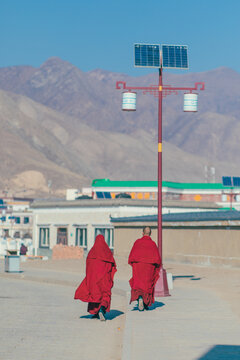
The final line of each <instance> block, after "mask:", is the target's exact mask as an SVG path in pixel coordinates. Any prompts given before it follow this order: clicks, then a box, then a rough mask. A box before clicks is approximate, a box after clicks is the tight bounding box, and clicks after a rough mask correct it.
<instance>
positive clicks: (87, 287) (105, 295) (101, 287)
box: [74, 235, 117, 321]
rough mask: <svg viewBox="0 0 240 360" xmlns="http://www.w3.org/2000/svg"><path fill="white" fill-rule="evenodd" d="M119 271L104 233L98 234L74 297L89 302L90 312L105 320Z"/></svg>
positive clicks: (95, 316)
mask: <svg viewBox="0 0 240 360" xmlns="http://www.w3.org/2000/svg"><path fill="white" fill-rule="evenodd" d="M116 271H117V268H116V263H115V260H114V258H113V255H112V252H111V250H110V249H109V247H108V245H107V244H106V242H105V239H104V236H103V235H98V236H97V237H96V239H95V244H94V245H93V247H92V249H91V250H90V251H89V254H88V256H87V263H86V277H85V279H84V280H83V281H82V283H81V284H80V285H79V287H78V288H77V290H76V292H75V296H74V299H79V300H82V301H84V302H88V312H89V313H90V314H93V317H94V318H100V320H101V321H105V320H106V318H105V313H106V312H109V311H110V303H111V289H112V287H113V277H114V274H115V272H116Z"/></svg>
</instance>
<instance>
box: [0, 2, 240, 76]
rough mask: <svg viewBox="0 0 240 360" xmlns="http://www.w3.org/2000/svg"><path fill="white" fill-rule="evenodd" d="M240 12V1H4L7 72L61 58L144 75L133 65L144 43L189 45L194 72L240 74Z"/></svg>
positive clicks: (2, 41) (1, 24)
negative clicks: (135, 49)
mask: <svg viewBox="0 0 240 360" xmlns="http://www.w3.org/2000/svg"><path fill="white" fill-rule="evenodd" d="M239 14H240V1H239V0H228V1H223V0H218V1H217V0H199V1H196V0H171V1H169V0H164V1H161V0H156V1H155V0H146V1H143V0H138V1H137V0H132V1H131V0H128V1H127V0H121V1H116V0H98V1H96V0H85V1H82V0H67V1H66V0H48V1H46V0H41V1H37V0H36V1H33V0H1V2H0V47H1V50H0V67H4V66H11V65H23V64H24V65H32V66H40V65H41V64H42V63H43V62H44V61H45V60H46V59H48V58H49V57H51V56H58V57H60V58H62V59H64V60H67V61H69V62H71V63H72V64H74V65H76V66H77V67H79V68H80V69H81V70H83V71H89V70H93V69H96V68H101V69H105V70H110V71H114V72H122V73H127V74H131V75H136V76H137V75H144V73H146V71H145V70H142V69H134V67H133V44H134V43H138V42H139V43H157V44H161V43H162V44H183V45H188V46H189V65H190V71H191V72H201V71H206V70H211V69H214V68H217V67H220V66H227V67H230V68H232V69H234V70H236V71H238V72H240V61H239V60H240V41H239V35H240V21H239ZM150 71H151V70H150Z"/></svg>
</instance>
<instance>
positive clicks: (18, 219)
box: [15, 216, 21, 224]
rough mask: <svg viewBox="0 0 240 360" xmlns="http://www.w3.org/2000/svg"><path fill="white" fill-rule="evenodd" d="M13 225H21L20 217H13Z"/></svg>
mask: <svg viewBox="0 0 240 360" xmlns="http://www.w3.org/2000/svg"><path fill="white" fill-rule="evenodd" d="M15 224H21V218H20V216H15Z"/></svg>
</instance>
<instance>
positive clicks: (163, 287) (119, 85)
mask: <svg viewBox="0 0 240 360" xmlns="http://www.w3.org/2000/svg"><path fill="white" fill-rule="evenodd" d="M162 72H163V68H162V67H160V68H159V84H158V86H157V85H151V86H149V87H136V86H126V82H124V81H117V82H116V89H118V90H120V89H123V90H127V91H129V92H130V93H131V92H132V90H141V91H142V92H143V94H146V93H150V94H151V95H153V96H155V97H157V98H158V249H159V254H160V257H161V259H162V99H163V97H166V96H167V95H170V94H173V93H174V94H175V95H176V94H178V91H188V92H189V93H190V94H191V93H192V92H193V91H194V90H204V86H205V85H204V83H203V82H197V83H195V86H194V87H172V86H171V85H163V81H162ZM129 110H130V109H129ZM134 110H135V109H134ZM186 111H196V110H186ZM159 275H160V276H159V279H158V281H157V283H156V286H155V296H156V297H160V296H169V295H170V294H169V290H168V284H167V274H166V270H164V268H163V265H161V268H160V272H159Z"/></svg>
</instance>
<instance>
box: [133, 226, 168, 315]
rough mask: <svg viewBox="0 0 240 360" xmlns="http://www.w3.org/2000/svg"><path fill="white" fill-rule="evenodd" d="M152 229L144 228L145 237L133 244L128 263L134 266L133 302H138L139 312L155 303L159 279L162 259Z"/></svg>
mask: <svg viewBox="0 0 240 360" xmlns="http://www.w3.org/2000/svg"><path fill="white" fill-rule="evenodd" d="M150 236H151V228H150V227H149V226H145V227H144V228H143V236H142V238H141V239H138V240H136V241H135V243H134V244H133V247H132V250H131V252H130V255H129V258H128V263H129V265H131V266H132V278H131V279H130V281H129V283H130V286H131V300H130V303H131V302H132V301H136V300H137V301H138V309H139V311H144V309H145V310H147V309H148V307H149V306H151V305H152V304H153V303H154V287H155V284H156V282H157V279H158V278H159V269H160V265H161V259H160V255H159V251H158V248H157V245H156V244H155V242H154V241H153V240H152V239H151V237H150Z"/></svg>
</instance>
